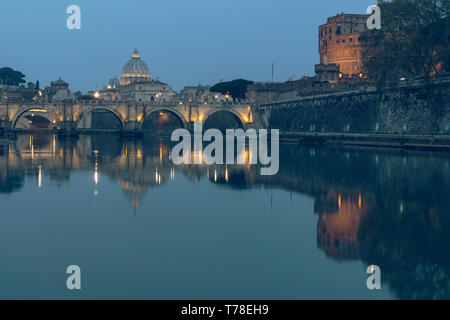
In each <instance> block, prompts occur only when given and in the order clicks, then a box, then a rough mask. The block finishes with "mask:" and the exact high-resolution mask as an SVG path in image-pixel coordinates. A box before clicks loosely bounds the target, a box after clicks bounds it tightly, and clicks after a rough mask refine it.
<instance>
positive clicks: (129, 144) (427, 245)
mask: <svg viewBox="0 0 450 320" xmlns="http://www.w3.org/2000/svg"><path fill="white" fill-rule="evenodd" d="M170 150H171V144H170V143H169V142H168V140H167V139H166V138H156V137H153V138H150V137H148V138H144V139H124V138H121V137H120V136H101V135H95V136H81V137H80V138H79V139H78V140H59V139H58V137H56V136H54V135H35V136H33V135H20V136H19V137H18V139H17V140H16V141H11V142H4V143H3V144H1V145H0V193H13V192H20V191H21V189H22V188H23V187H24V185H25V182H26V177H27V176H32V177H34V179H35V181H36V188H39V187H42V185H43V183H45V181H49V180H51V181H53V182H55V183H57V184H59V185H64V184H68V183H69V181H70V179H71V173H72V172H75V171H86V172H92V173H93V177H92V179H93V180H94V182H95V183H96V184H97V183H98V180H99V177H108V178H110V179H112V180H118V181H120V184H121V188H122V191H123V193H124V194H125V196H126V197H127V198H128V200H129V203H130V205H131V207H132V208H134V209H135V210H136V209H137V208H138V206H139V203H140V201H141V200H142V199H143V198H145V197H146V195H147V194H149V193H151V192H152V189H154V188H158V187H161V186H163V185H167V184H170V183H172V181H174V180H176V178H177V177H178V176H179V175H182V176H184V177H185V178H186V179H187V180H189V181H191V182H193V183H195V182H197V181H200V180H205V179H206V180H207V181H209V182H210V183H211V184H216V185H223V186H225V187H227V188H230V189H235V190H240V189H261V188H263V189H267V190H274V189H281V190H284V191H287V192H290V193H293V194H294V193H296V194H301V195H306V196H308V197H311V198H313V199H314V213H315V214H316V215H317V217H318V220H317V225H316V228H317V242H316V244H317V248H319V249H320V250H322V251H323V252H324V253H325V254H326V256H327V257H328V258H329V259H332V260H334V261H362V262H363V264H364V265H366V266H367V265H370V264H373V263H374V264H377V265H379V266H380V267H381V270H382V275H383V281H384V283H387V284H388V285H389V288H390V290H391V291H392V293H393V294H394V296H396V297H400V298H408V299H414V298H450V255H449V252H450V197H449V196H448V195H449V194H450V166H449V161H450V160H449V157H448V156H447V155H445V154H427V153H403V152H401V151H374V150H360V149H342V150H338V149H326V148H313V147H298V146H288V145H286V146H282V147H281V149H280V161H281V163H280V171H279V174H278V175H277V176H274V177H263V176H260V175H259V168H257V167H255V166H249V165H240V166H239V165H236V166H205V165H200V166H180V167H177V166H174V165H173V164H172V163H171V151H170ZM239 156H242V157H246V158H247V159H248V158H249V157H251V156H252V155H250V154H248V151H246V153H245V154H243V155H239ZM174 183H175V182H174ZM95 192H98V190H97V189H96V190H95ZM174 197H176V195H174ZM240 201H243V200H240ZM143 214H144V213H143ZM303 228H305V226H300V225H299V226H298V232H302V229H303ZM298 246H299V247H301V246H302V244H301V243H299V244H298Z"/></svg>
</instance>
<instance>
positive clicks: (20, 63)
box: [0, 0, 376, 91]
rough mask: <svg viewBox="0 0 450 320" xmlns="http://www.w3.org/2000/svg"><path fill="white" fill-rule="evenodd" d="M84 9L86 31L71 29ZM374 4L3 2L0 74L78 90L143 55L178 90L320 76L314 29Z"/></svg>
mask: <svg viewBox="0 0 450 320" xmlns="http://www.w3.org/2000/svg"><path fill="white" fill-rule="evenodd" d="M72 4H75V5H78V6H80V8H81V13H82V25H81V27H82V29H81V30H68V29H67V27H66V20H67V18H68V16H69V15H68V14H66V9H67V7H68V6H69V5H72ZM371 4H376V0H341V1H336V0H317V1H304V0H303V1H300V0H221V1H218V0H72V1H65V0H38V1H30V0H2V1H1V3H0V28H1V30H2V31H3V32H2V40H1V45H0V67H6V66H9V67H12V68H14V69H16V70H19V71H22V72H23V73H24V74H25V75H26V76H27V78H26V80H27V81H33V82H34V81H36V80H40V83H41V87H43V86H46V85H48V84H49V82H50V81H52V80H55V79H57V78H58V77H59V76H61V77H62V78H63V79H64V80H65V81H67V82H69V84H70V87H71V89H72V91H77V90H82V91H88V90H93V89H95V88H96V87H98V88H101V87H103V86H104V85H105V84H106V83H107V81H108V79H110V78H112V77H113V76H117V77H120V74H121V72H122V67H123V65H124V64H125V63H126V62H127V61H128V60H129V59H130V58H131V54H132V52H133V50H134V47H135V46H137V48H138V49H139V51H140V53H141V57H142V59H143V60H144V61H145V62H146V63H147V64H148V65H149V67H150V70H151V72H152V74H153V76H154V78H159V79H160V80H161V81H164V82H167V83H169V84H170V85H172V86H173V87H174V89H175V90H180V89H182V88H183V87H184V86H185V85H198V84H199V83H201V84H215V83H217V82H218V81H219V80H221V79H222V80H224V81H227V80H232V79H237V78H245V79H249V80H254V81H269V80H270V79H271V68H272V67H271V65H272V62H274V63H275V80H276V81H286V80H287V79H288V78H289V77H295V78H299V77H301V76H303V75H313V74H314V64H316V63H318V62H319V54H318V52H317V51H318V49H317V45H318V40H317V36H318V26H319V25H320V24H323V23H325V22H326V19H327V18H328V17H330V16H333V15H336V14H337V13H340V12H345V13H365V12H366V9H367V7H368V6H369V5H371Z"/></svg>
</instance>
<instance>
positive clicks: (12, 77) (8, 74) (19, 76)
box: [0, 67, 26, 86]
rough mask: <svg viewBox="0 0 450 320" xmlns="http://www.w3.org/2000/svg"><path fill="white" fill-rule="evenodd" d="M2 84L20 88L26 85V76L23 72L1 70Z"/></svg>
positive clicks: (0, 80)
mask: <svg viewBox="0 0 450 320" xmlns="http://www.w3.org/2000/svg"><path fill="white" fill-rule="evenodd" d="M0 82H1V83H3V84H5V85H10V86H18V85H20V84H23V83H26V81H25V75H24V74H23V73H22V72H20V71H14V70H13V69H11V68H8V67H7V68H1V69H0Z"/></svg>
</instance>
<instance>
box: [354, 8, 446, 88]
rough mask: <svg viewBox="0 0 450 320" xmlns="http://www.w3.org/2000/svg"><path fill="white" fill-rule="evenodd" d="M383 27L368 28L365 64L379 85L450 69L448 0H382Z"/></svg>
mask: <svg viewBox="0 0 450 320" xmlns="http://www.w3.org/2000/svg"><path fill="white" fill-rule="evenodd" d="M380 7H381V17H382V19H381V20H382V27H381V30H373V31H368V32H367V33H366V34H365V36H363V37H362V40H363V41H365V44H366V45H365V49H364V52H363V63H364V67H365V71H366V73H367V74H369V76H371V77H372V78H374V79H375V80H376V82H377V83H378V85H381V86H383V85H386V84H387V85H389V84H396V83H398V81H399V79H400V78H403V77H404V78H407V77H414V76H425V77H429V76H431V75H433V74H436V73H440V72H445V71H450V63H449V62H450V61H449V59H450V58H449V54H450V52H449V39H450V38H449V37H450V33H449V27H450V23H449V21H450V20H449V13H450V11H449V8H450V6H449V0H392V1H391V2H386V1H384V2H382V3H381V4H380Z"/></svg>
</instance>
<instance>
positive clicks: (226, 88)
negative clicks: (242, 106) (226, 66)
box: [209, 79, 253, 99]
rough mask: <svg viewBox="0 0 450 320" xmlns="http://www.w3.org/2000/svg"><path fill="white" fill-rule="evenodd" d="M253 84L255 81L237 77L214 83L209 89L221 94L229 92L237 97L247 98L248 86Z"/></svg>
mask: <svg viewBox="0 0 450 320" xmlns="http://www.w3.org/2000/svg"><path fill="white" fill-rule="evenodd" d="M251 84H253V81H248V80H244V79H237V80H233V81H230V82H221V83H218V84H216V85H214V86H213V87H212V88H211V89H210V90H209V91H211V92H218V93H221V94H229V95H231V96H232V97H233V98H235V99H245V94H246V92H247V87H248V86H249V85H251Z"/></svg>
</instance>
